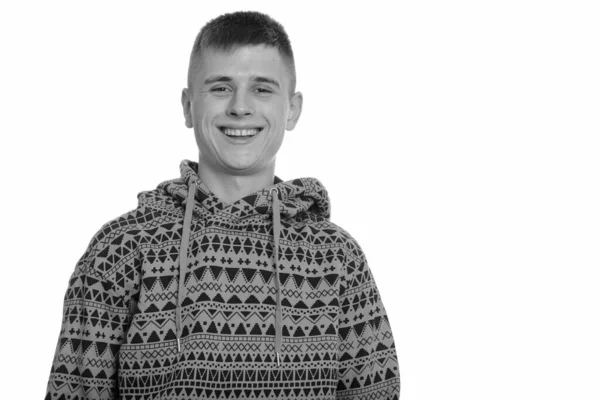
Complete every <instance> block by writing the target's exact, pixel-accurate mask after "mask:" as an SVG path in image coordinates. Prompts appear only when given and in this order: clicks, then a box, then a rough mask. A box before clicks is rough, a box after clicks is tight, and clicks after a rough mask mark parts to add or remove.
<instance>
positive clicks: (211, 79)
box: [204, 75, 233, 85]
mask: <svg viewBox="0 0 600 400" xmlns="http://www.w3.org/2000/svg"><path fill="white" fill-rule="evenodd" d="M232 80H233V79H231V77H230V76H224V75H213V76H209V77H208V78H206V79H205V80H204V84H205V85H208V84H209V83H215V82H231V81H232Z"/></svg>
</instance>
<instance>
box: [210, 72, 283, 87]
mask: <svg viewBox="0 0 600 400" xmlns="http://www.w3.org/2000/svg"><path fill="white" fill-rule="evenodd" d="M250 80H252V81H254V82H259V83H270V84H271V85H273V86H276V87H277V88H281V86H280V85H279V82H277V80H275V79H273V78H269V77H266V76H258V75H252V76H251V77H250ZM231 81H233V78H231V77H230V76H225V75H212V76H209V77H208V78H206V79H205V80H204V84H205V85H208V84H211V83H215V82H231Z"/></svg>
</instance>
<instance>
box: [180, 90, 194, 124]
mask: <svg viewBox="0 0 600 400" xmlns="http://www.w3.org/2000/svg"><path fill="white" fill-rule="evenodd" d="M181 105H182V107H183V117H184V118H185V126H187V127H188V128H192V127H193V126H194V123H193V121H192V99H191V98H190V92H189V89H188V88H184V89H183V90H182V91H181Z"/></svg>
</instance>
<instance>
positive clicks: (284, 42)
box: [188, 11, 296, 95]
mask: <svg viewBox="0 0 600 400" xmlns="http://www.w3.org/2000/svg"><path fill="white" fill-rule="evenodd" d="M261 44H264V45H266V46H271V47H274V48H276V49H277V50H278V51H279V54H280V55H281V56H282V58H283V60H284V62H286V64H287V66H288V68H289V70H290V75H291V77H292V79H291V84H290V95H292V94H293V93H294V92H295V91H296V67H295V65H294V53H293V51H292V45H291V43H290V39H289V37H288V35H287V33H286V32H285V29H284V28H283V25H281V24H280V23H279V22H277V21H275V20H274V19H273V18H271V17H269V16H268V15H266V14H263V13H260V12H257V11H236V12H233V13H228V14H223V15H220V16H218V17H216V18H214V19H212V20H211V21H209V22H208V23H207V24H206V25H204V27H202V29H201V30H200V32H199V33H198V35H197V36H196V40H195V42H194V47H193V48H192V54H191V55H190V65H189V68H188V88H191V87H192V80H193V77H194V75H195V73H196V67H197V64H198V60H199V59H200V56H201V55H202V52H203V51H204V50H205V49H208V48H211V49H214V50H222V51H231V50H235V49H237V48H239V47H242V46H252V45H261Z"/></svg>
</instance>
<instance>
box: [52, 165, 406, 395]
mask: <svg viewBox="0 0 600 400" xmlns="http://www.w3.org/2000/svg"><path fill="white" fill-rule="evenodd" d="M197 169H198V164H197V163H196V162H193V161H189V160H183V161H182V162H181V164H180V177H179V178H177V179H171V180H168V181H164V182H162V183H160V184H159V185H158V186H157V188H156V189H154V190H151V191H145V192H141V193H139V194H138V200H139V203H138V206H137V207H136V209H134V210H132V211H130V212H128V213H125V214H123V215H121V216H120V217H118V218H115V219H113V220H111V221H109V222H107V223H106V224H104V225H103V226H102V227H101V228H100V229H99V230H98V231H97V232H96V234H95V235H94V236H93V238H92V240H91V241H90V243H89V245H88V248H87V249H86V251H85V252H84V254H83V255H82V257H81V258H80V259H79V261H78V262H77V264H76V267H75V271H74V272H73V274H72V276H71V279H70V280H69V284H68V288H67V291H66V294H65V297H64V307H63V320H62V326H61V330H60V335H59V339H58V343H57V348H56V351H55V356H54V359H53V362H52V367H51V371H50V379H49V382H48V386H47V395H46V400H63V399H64V400H83V399H171V400H179V399H204V398H206V399H212V398H215V399H218V398H225V399H229V398H234V399H246V398H263V399H300V398H301V399H321V400H323V399H367V398H369V399H390V400H391V399H395V400H397V399H398V397H399V392H400V378H399V370H398V362H397V356H396V348H395V345H394V339H393V336H392V331H391V328H390V323H389V319H388V316H387V313H386V310H385V308H384V306H383V303H382V300H381V297H380V295H379V292H378V290H377V286H376V284H375V281H374V279H373V275H372V273H371V270H370V269H369V266H368V263H367V260H366V257H365V255H364V253H363V251H362V249H361V248H360V246H359V245H358V243H357V242H356V240H355V239H354V238H353V237H352V236H351V235H350V234H349V233H348V232H346V231H345V230H344V229H342V228H341V227H339V226H337V225H335V224H334V223H332V222H331V221H330V220H329V218H330V213H331V205H330V201H329V197H328V194H327V191H326V189H325V187H324V186H323V185H322V184H321V182H319V181H318V180H317V179H314V178H300V179H295V180H290V181H285V182H284V181H283V180H281V179H280V178H278V177H277V176H275V179H274V183H273V185H271V186H268V187H266V188H264V189H262V190H259V191H257V192H255V193H252V194H249V195H247V196H245V197H243V198H241V199H239V200H237V201H236V202H235V203H233V204H226V203H224V202H222V201H221V200H220V199H219V198H217V197H216V196H215V195H214V194H213V193H212V192H211V191H210V190H209V188H208V187H207V186H206V185H205V184H204V183H203V182H202V181H201V180H200V179H199V177H198V174H197Z"/></svg>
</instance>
